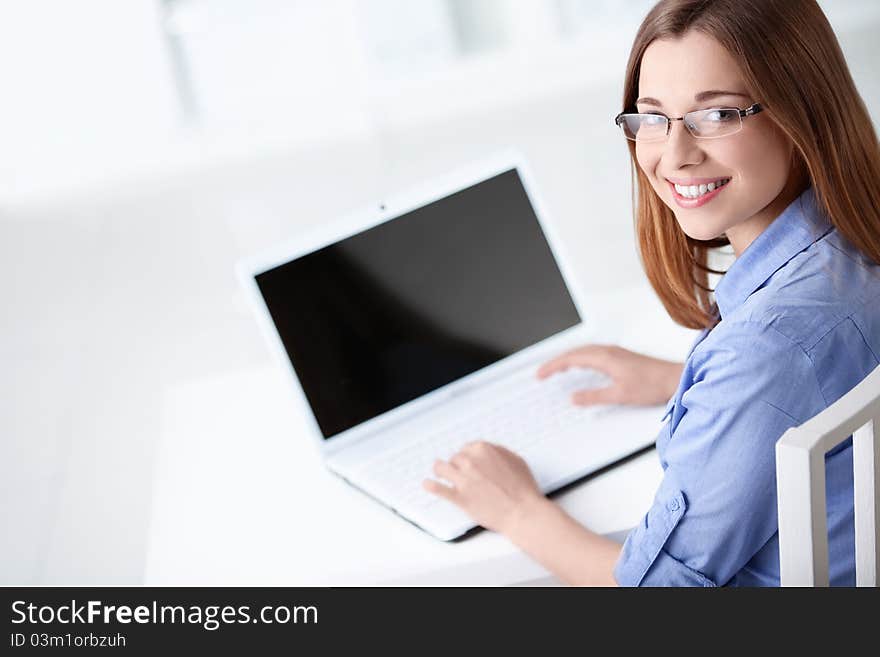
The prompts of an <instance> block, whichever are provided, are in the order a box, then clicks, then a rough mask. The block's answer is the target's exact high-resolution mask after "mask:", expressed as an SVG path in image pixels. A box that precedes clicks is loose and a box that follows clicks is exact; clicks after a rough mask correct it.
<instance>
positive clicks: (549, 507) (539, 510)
mask: <svg viewBox="0 0 880 657" xmlns="http://www.w3.org/2000/svg"><path fill="white" fill-rule="evenodd" d="M555 508H556V505H555V504H554V503H553V502H551V501H550V500H549V499H548V498H547V497H545V496H544V495H541V494H536V495H534V496H530V497H528V498H527V499H525V500H523V501H522V502H521V503H520V504H519V505H518V506H517V507H516V508H515V509H514V511H513V512H512V513H511V514H510V517H509V518H508V520H507V522H506V523H505V524H504V526H503V527H502V528H501V531H500V532H499V533H501V534H503V535H504V536H506V537H507V538H508V539H510V540H511V541H512V542H513V543H515V544H517V545H521V544H522V543H523V539H524V538H525V536H526V535H527V534H528V533H529V532H530V531H534V529H535V527H536V526H537V525H538V524H540V522H541V519H542V518H545V517H546V516H547V515H548V514H549V513H552V512H553V510H554V509H555Z"/></svg>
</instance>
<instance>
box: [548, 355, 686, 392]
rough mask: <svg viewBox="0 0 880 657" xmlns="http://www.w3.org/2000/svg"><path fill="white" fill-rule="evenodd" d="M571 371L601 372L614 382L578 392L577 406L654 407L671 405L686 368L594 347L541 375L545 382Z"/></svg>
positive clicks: (558, 360) (555, 363)
mask: <svg viewBox="0 0 880 657" xmlns="http://www.w3.org/2000/svg"><path fill="white" fill-rule="evenodd" d="M570 367H585V368H590V369H594V370H599V371H600V372H602V373H604V374H606V375H607V376H608V377H609V378H611V381H612V383H611V385H609V386H605V387H602V388H593V389H588V390H579V391H577V392H576V393H574V396H573V401H574V403H575V404H578V405H581V406H588V405H591V404H631V405H637V406H652V405H655V404H663V403H665V402H667V401H668V400H669V398H670V397H672V395H673V394H675V389H676V388H677V387H678V381H679V379H680V378H681V371H682V368H683V367H684V364H683V363H675V362H673V361H669V360H660V359H659V358H652V357H651V356H645V355H643V354H638V353H636V352H634V351H629V350H628V349H624V348H622V347H618V346H616V345H597V344H590V345H586V346H583V347H579V348H578V349H573V350H571V351H569V352H566V353H564V354H562V355H561V356H558V357H556V358H554V359H553V360H550V361H548V362H546V363H544V364H543V365H542V366H541V367H540V368H539V369H538V373H537V375H538V378H539V379H545V378H547V377H548V376H551V375H553V374H555V373H556V372H562V371H564V370H567V369H568V368H570Z"/></svg>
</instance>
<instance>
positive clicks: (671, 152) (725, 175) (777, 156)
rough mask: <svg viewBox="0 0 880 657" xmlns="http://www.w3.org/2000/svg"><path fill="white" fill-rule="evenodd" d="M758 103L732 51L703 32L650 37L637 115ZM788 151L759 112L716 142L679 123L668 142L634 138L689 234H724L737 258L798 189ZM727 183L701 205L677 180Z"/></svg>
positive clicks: (646, 168) (665, 198) (782, 138)
mask: <svg viewBox="0 0 880 657" xmlns="http://www.w3.org/2000/svg"><path fill="white" fill-rule="evenodd" d="M716 92H721V93H716ZM761 100H762V99H761V98H752V97H751V96H750V95H749V92H748V89H747V88H746V85H745V83H744V82H743V80H742V76H741V74H740V71H739V67H738V66H737V63H736V61H735V60H734V59H733V58H732V57H731V56H730V54H729V53H728V52H727V51H726V50H725V49H724V48H723V47H722V46H721V45H720V44H719V43H718V42H717V41H715V40H714V39H712V38H711V37H709V36H706V35H704V34H702V33H701V32H697V31H694V30H691V31H690V32H687V33H685V35H684V36H682V37H681V38H678V39H674V40H673V39H662V40H657V41H654V42H653V43H652V44H651V45H650V46H648V48H647V50H646V51H645V54H644V56H643V57H642V66H641V74H640V77H639V100H638V101H637V108H638V111H639V112H642V113H650V112H661V113H663V114H665V115H666V116H669V117H680V116H683V115H684V114H685V113H686V112H689V111H691V110H697V109H706V108H711V107H738V108H746V107H749V106H750V105H752V104H753V103H759V102H761ZM791 149H792V146H791V144H790V142H789V140H788V139H787V138H786V137H785V135H784V134H783V133H782V132H781V131H780V130H779V129H778V128H777V127H776V126H775V124H774V123H773V122H772V121H771V120H770V118H769V117H768V115H767V113H766V112H763V113H760V114H756V115H753V116H749V117H745V118H744V119H743V126H742V130H741V131H740V132H737V133H735V134H732V135H728V136H725V137H719V138H715V139H697V138H695V137H694V136H693V135H691V133H690V132H688V130H687V128H685V126H684V122H683V121H673V122H672V125H671V127H670V131H669V137H668V138H667V140H666V141H659V142H636V158H637V159H638V163H639V166H640V168H641V169H642V171H643V172H644V174H645V175H646V176H647V177H648V180H650V181H651V185H652V186H653V188H654V191H655V192H657V194H658V196H660V198H661V199H662V200H663V202H664V203H666V205H668V206H669V207H670V208H671V209H672V211H673V212H674V213H675V217H676V219H677V220H678V223H679V225H680V226H681V229H682V230H683V231H684V232H685V233H686V234H687V235H689V236H690V237H692V238H694V239H698V240H708V239H712V238H716V237H720V236H721V235H724V234H726V235H727V237H728V239H729V240H730V243H731V245H732V246H733V248H734V252H735V253H736V254H737V255H739V254H740V253H742V251H743V250H745V248H746V247H747V246H748V245H749V244H750V243H751V242H752V240H754V239H755V238H756V237H757V236H758V235H759V234H760V233H761V232H762V231H763V230H764V229H765V228H766V227H767V226H768V225H770V223H771V222H772V221H773V219H775V218H776V217H777V216H778V215H779V214H780V213H781V212H782V210H784V209H785V207H786V206H787V205H788V204H789V203H791V201H792V200H794V199H795V198H796V197H797V195H798V194H799V193H800V191H801V190H800V189H796V188H795V187H796V186H797V184H798V182H797V181H796V180H794V179H793V176H791V173H792V172H791ZM725 180H726V181H728V182H727V183H726V184H724V185H723V187H721V189H720V190H718V191H717V192H716V193H714V194H712V195H711V197H710V198H709V199H708V200H707V201H706V202H704V203H702V204H698V202H695V201H693V200H689V199H687V198H684V197H683V196H682V195H680V194H679V193H678V192H677V191H676V189H675V184H676V183H677V184H679V185H685V186H688V187H690V186H691V185H696V186H699V185H700V184H705V185H708V183H709V182H716V181H725ZM683 191H686V190H683ZM686 193H687V192H686ZM698 193H699V190H698Z"/></svg>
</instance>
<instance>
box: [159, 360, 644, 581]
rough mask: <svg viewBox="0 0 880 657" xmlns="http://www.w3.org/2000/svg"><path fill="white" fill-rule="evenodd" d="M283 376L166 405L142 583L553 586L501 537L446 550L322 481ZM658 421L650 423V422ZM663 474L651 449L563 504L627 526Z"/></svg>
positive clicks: (593, 522) (338, 483) (607, 523)
mask: <svg viewBox="0 0 880 657" xmlns="http://www.w3.org/2000/svg"><path fill="white" fill-rule="evenodd" d="M283 376H284V373H283V371H281V369H280V368H272V367H267V368H263V369H260V370H254V371H251V372H248V373H241V374H236V375H230V376H225V377H217V378H212V379H204V380H200V381H194V382H192V383H188V384H184V385H181V386H178V387H177V388H175V389H172V390H171V391H170V392H169V393H168V394H167V395H166V399H165V414H164V419H163V423H164V424H163V431H162V443H161V445H160V448H159V449H160V453H159V457H158V462H157V470H156V478H155V491H154V504H153V513H152V527H151V531H150V539H151V540H150V546H149V550H148V556H147V568H146V575H145V583H146V584H148V585H291V586H294V585H295V586H305V585H345V584H351V585H355V584H418V583H421V584H514V583H521V582H526V581H530V580H535V579H539V578H542V577H547V576H549V573H547V571H545V570H544V569H543V568H541V567H540V566H539V565H538V564H536V563H534V562H532V561H531V560H530V559H528V558H527V557H526V556H524V555H522V554H521V553H518V551H517V550H516V549H515V547H514V546H513V545H511V544H510V543H509V542H508V541H507V540H506V539H505V538H504V537H502V536H500V535H498V534H495V533H492V532H488V531H480V532H479V533H477V534H475V535H472V536H470V537H468V538H466V539H463V540H461V541H459V542H453V543H444V542H441V541H438V540H436V539H435V538H432V537H431V536H429V535H428V534H426V533H424V532H422V531H421V530H419V529H417V528H416V527H415V526H413V525H411V524H409V523H407V522H405V521H403V520H402V519H401V518H399V517H398V516H396V515H395V514H394V513H392V512H391V511H389V510H388V509H386V508H384V507H383V506H381V505H380V504H379V503H377V502H375V501H374V500H372V499H370V498H368V497H367V496H365V495H363V494H362V493H360V492H358V491H356V490H355V489H353V488H352V487H350V486H349V485H347V484H346V483H345V482H344V481H343V480H341V479H340V478H338V477H336V476H335V475H333V474H332V473H330V472H329V471H328V470H326V469H325V468H324V467H323V466H322V464H321V461H320V458H319V455H318V451H317V449H316V448H315V447H314V445H313V444H312V443H311V442H310V440H309V439H308V437H307V436H303V435H299V436H297V435H291V427H295V426H299V419H298V418H296V417H293V411H290V410H285V409H289V408H290V406H291V405H290V404H289V403H288V389H289V388H288V386H287V385H286V382H285V381H284V380H283ZM659 415H661V412H659V411H658V419H659ZM660 476H661V471H660V466H659V463H658V460H657V456H656V453H655V452H654V450H653V449H651V450H650V451H648V452H646V453H644V454H642V455H640V456H638V457H636V458H634V459H633V460H631V461H629V462H627V463H626V464H625V465H622V466H619V467H617V468H614V469H612V470H609V471H607V472H605V473H603V474H600V475H598V476H595V477H594V478H592V479H590V480H588V481H586V482H582V483H581V484H579V485H577V486H575V487H573V488H572V489H569V490H568V491H565V492H563V493H561V494H560V495H559V496H558V497H557V499H558V501H559V502H560V503H561V504H562V506H563V507H564V508H565V509H567V510H568V511H569V512H570V513H572V514H573V515H574V516H575V517H576V518H577V519H578V520H580V521H581V522H582V523H584V524H585V525H586V526H588V527H590V528H591V529H593V530H595V531H598V532H602V533H606V532H612V531H616V530H622V529H625V528H628V527H631V526H632V525H633V524H635V523H636V522H637V521H638V520H639V518H640V517H641V516H642V514H643V513H644V511H645V510H646V509H647V508H648V506H649V505H650V501H651V499H652V497H653V493H654V490H655V489H656V486H657V484H658V483H659V480H660Z"/></svg>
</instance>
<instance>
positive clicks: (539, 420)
mask: <svg viewBox="0 0 880 657" xmlns="http://www.w3.org/2000/svg"><path fill="white" fill-rule="evenodd" d="M608 383H609V380H608V379H607V377H605V375H603V374H601V373H600V372H596V371H594V370H569V371H567V372H562V373H559V374H556V375H554V376H552V377H550V378H549V379H546V380H544V381H539V380H537V379H535V378H534V377H530V378H529V379H527V380H519V381H517V382H516V383H515V384H513V385H505V387H504V388H503V389H501V390H498V389H497V388H496V389H492V390H491V392H488V393H487V394H480V393H477V394H475V395H474V397H473V398H469V399H468V403H467V404H466V405H465V404H462V407H463V408H464V409H465V410H464V412H463V413H462V415H461V416H460V417H459V418H457V419H456V420H455V421H454V422H451V423H446V424H444V425H443V426H438V427H432V428H427V429H425V430H424V432H423V433H421V435H418V436H409V435H407V436H400V437H399V439H398V440H395V441H394V442H400V443H406V444H405V446H404V447H401V448H396V449H394V450H392V451H385V452H383V453H382V454H381V455H379V456H377V457H375V458H373V459H371V460H369V461H368V462H366V463H363V464H361V466H360V467H359V468H358V470H359V471H360V474H361V476H362V477H363V478H364V480H365V482H367V483H368V485H369V486H370V487H371V488H376V489H380V490H381V491H382V492H384V493H385V494H386V495H388V497H389V499H391V500H395V501H396V503H397V504H398V505H399V506H400V507H401V508H404V509H406V508H410V509H412V508H427V507H430V506H432V505H433V504H436V503H437V502H438V501H440V500H441V498H439V497H437V496H435V495H432V494H430V493H428V492H426V491H425V490H424V489H423V488H422V481H423V480H424V479H425V478H426V477H433V478H436V476H435V475H434V474H433V464H434V460H435V459H438V458H439V459H443V460H448V459H449V458H450V457H452V455H454V454H455V453H456V452H458V450H459V449H460V448H461V447H462V446H464V445H465V444H466V443H468V442H470V441H473V440H486V441H488V442H492V443H497V444H500V445H503V446H504V447H507V448H508V449H510V450H512V451H514V452H517V453H519V454H521V455H522V454H523V452H524V451H526V450H527V449H529V448H531V447H533V446H535V445H537V444H538V443H541V442H545V441H546V440H547V439H549V438H552V437H553V436H558V435H560V434H562V433H563V432H564V430H566V429H568V428H569V427H571V426H572V425H573V424H575V423H577V422H579V421H583V420H584V419H585V418H586V417H587V416H589V415H591V414H593V413H595V412H596V410H597V409H595V408H589V407H580V406H576V405H575V404H573V403H572V401H571V395H572V393H573V392H575V391H576V390H582V389H584V388H592V387H601V386H604V385H608ZM526 461H527V462H528V458H527V457H526ZM533 474H534V475H535V478H536V479H537V480H538V483H539V485H543V484H546V483H549V482H546V481H542V473H541V472H533Z"/></svg>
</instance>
